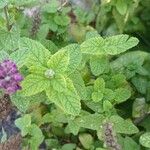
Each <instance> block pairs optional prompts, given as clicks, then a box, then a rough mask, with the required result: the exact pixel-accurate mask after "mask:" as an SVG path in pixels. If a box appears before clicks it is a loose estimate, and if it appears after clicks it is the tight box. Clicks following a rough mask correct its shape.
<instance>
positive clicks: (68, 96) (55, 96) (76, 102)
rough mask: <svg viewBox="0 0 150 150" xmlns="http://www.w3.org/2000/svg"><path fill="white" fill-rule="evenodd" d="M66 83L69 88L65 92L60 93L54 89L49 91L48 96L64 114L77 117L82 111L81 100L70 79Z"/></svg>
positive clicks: (47, 91)
mask: <svg viewBox="0 0 150 150" xmlns="http://www.w3.org/2000/svg"><path fill="white" fill-rule="evenodd" d="M66 83H67V88H66V90H65V91H64V92H62V93H60V92H57V91H55V90H52V89H50V90H49V89H47V90H46V94H47V96H48V98H49V100H50V101H52V102H53V103H55V104H56V105H57V106H58V107H60V108H61V109H62V110H63V111H64V112H66V113H68V114H71V115H74V116H76V115H78V114H79V113H80V109H81V106H80V105H81V104H80V98H79V96H78V94H77V92H76V90H75V88H74V85H73V83H72V81H71V80H70V79H69V78H66Z"/></svg>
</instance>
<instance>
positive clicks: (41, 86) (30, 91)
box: [21, 74, 51, 96]
mask: <svg viewBox="0 0 150 150" xmlns="http://www.w3.org/2000/svg"><path fill="white" fill-rule="evenodd" d="M21 86H22V91H21V93H22V94H23V95H25V96H31V95H35V94H37V93H40V92H42V91H44V90H45V89H48V88H50V87H51V83H50V81H49V80H48V79H46V78H45V77H43V76H40V75H37V74H36V75H34V74H30V75H28V76H27V77H26V78H25V79H24V80H23V82H22V84H21Z"/></svg>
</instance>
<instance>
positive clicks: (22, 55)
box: [10, 49, 29, 68]
mask: <svg viewBox="0 0 150 150" xmlns="http://www.w3.org/2000/svg"><path fill="white" fill-rule="evenodd" d="M28 56H29V51H27V50H24V49H19V50H17V51H15V52H13V53H11V55H10V58H11V59H12V60H13V61H14V62H15V63H16V65H17V67H18V68H21V67H22V66H24V65H25V64H27V60H28V59H27V58H28Z"/></svg>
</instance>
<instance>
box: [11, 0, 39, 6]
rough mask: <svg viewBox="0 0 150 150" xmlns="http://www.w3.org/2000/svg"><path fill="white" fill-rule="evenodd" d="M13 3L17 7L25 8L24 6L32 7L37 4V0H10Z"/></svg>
mask: <svg viewBox="0 0 150 150" xmlns="http://www.w3.org/2000/svg"><path fill="white" fill-rule="evenodd" d="M9 1H10V2H11V3H13V4H14V5H15V6H24V5H30V6H31V4H34V5H35V3H37V0H26V1H24V0H19V1H18V0H9Z"/></svg>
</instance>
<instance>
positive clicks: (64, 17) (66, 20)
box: [54, 14, 70, 26]
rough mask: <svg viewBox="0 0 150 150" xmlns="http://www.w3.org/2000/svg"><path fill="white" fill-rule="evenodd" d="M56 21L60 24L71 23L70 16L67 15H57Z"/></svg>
mask: <svg viewBox="0 0 150 150" xmlns="http://www.w3.org/2000/svg"><path fill="white" fill-rule="evenodd" d="M54 21H55V23H56V24H58V25H60V26H67V25H68V24H69V23H70V18H69V17H68V16H67V15H64V14H62V15H55V17H54Z"/></svg>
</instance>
